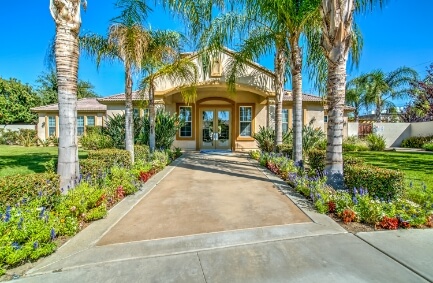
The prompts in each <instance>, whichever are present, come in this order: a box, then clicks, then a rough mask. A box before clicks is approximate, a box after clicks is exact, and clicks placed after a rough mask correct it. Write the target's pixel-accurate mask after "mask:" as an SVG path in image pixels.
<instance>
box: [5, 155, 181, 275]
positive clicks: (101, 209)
mask: <svg viewBox="0 0 433 283" xmlns="http://www.w3.org/2000/svg"><path fill="white" fill-rule="evenodd" d="M138 152H139V155H140V156H139V159H138V158H137V156H136V158H137V161H136V163H135V164H134V165H133V166H131V165H130V164H128V163H126V164H125V160H126V159H125V151H121V150H110V152H109V155H110V158H111V160H118V161H119V160H120V161H122V162H119V163H113V164H111V166H110V167H108V168H103V170H101V169H102V168H101V166H104V165H106V163H108V159H107V158H106V156H107V155H106V153H107V150H103V152H101V153H98V152H94V153H93V154H92V155H89V156H91V157H90V158H89V159H87V160H86V161H85V162H82V163H83V164H84V166H88V164H92V166H93V167H91V168H90V169H89V167H87V168H83V167H82V169H84V170H83V171H85V170H88V172H86V174H85V175H81V176H80V178H79V180H77V184H76V186H75V188H74V189H71V190H69V191H68V193H67V194H61V193H60V192H61V190H60V189H59V188H58V176H57V175H55V174H52V173H41V174H32V175H31V176H29V175H23V176H20V175H17V176H9V177H4V178H1V179H0V185H1V186H2V187H0V189H1V190H2V192H4V193H3V194H2V195H3V197H2V199H1V201H2V202H1V203H0V204H1V205H0V235H1V236H0V246H1V247H2V248H1V249H0V275H2V274H3V273H5V271H6V269H8V268H12V267H15V266H18V265H20V264H23V263H25V262H28V261H33V260H36V259H38V258H40V257H42V256H46V255H48V254H50V253H52V252H53V251H55V249H56V247H57V245H56V241H55V240H56V239H57V238H59V237H64V236H73V235H75V234H76V233H77V232H79V231H80V230H81V229H82V228H83V227H85V225H86V223H88V222H91V221H94V220H97V219H101V218H103V217H105V216H106V214H107V210H108V209H109V208H110V207H112V206H114V205H115V204H116V203H117V202H119V201H120V200H122V199H123V198H124V197H126V196H127V195H129V194H133V193H135V192H136V191H137V190H138V188H139V186H140V184H141V183H143V182H146V181H147V180H148V179H149V178H150V177H151V176H152V175H153V174H155V173H157V172H158V171H159V170H161V169H163V168H164V167H165V166H166V165H167V164H168V163H169V162H170V161H171V160H172V158H173V157H177V156H179V154H178V153H172V152H155V153H154V154H152V155H150V154H147V155H146V156H145V154H144V153H145V152H146V150H139V151H138ZM92 157H93V158H94V159H92ZM100 159H103V160H104V162H102V163H101V162H100ZM86 162H87V163H86ZM98 162H99V167H98V166H97V164H98ZM101 164H102V165H101ZM125 165H126V166H125ZM82 166H83V165H82ZM29 180H30V181H29ZM41 180H42V181H41ZM26 184H27V185H26ZM30 187H32V189H30Z"/></svg>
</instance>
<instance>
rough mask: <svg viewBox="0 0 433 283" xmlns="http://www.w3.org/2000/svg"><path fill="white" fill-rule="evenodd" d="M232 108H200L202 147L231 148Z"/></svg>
mask: <svg viewBox="0 0 433 283" xmlns="http://www.w3.org/2000/svg"><path fill="white" fill-rule="evenodd" d="M231 131H232V129H231V109H224V108H217V109H215V108H201V109H200V149H231V138H232V137H231Z"/></svg>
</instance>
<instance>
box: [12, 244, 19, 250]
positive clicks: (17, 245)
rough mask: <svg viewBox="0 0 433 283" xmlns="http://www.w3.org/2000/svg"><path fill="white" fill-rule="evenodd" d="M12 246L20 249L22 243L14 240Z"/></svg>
mask: <svg viewBox="0 0 433 283" xmlns="http://www.w3.org/2000/svg"><path fill="white" fill-rule="evenodd" d="M12 248H14V249H15V250H18V249H19V248H21V247H20V245H19V244H18V243H17V242H13V243H12Z"/></svg>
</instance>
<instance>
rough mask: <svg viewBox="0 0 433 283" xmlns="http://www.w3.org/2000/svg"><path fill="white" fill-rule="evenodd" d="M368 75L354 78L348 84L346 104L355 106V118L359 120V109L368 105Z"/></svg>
mask: <svg viewBox="0 0 433 283" xmlns="http://www.w3.org/2000/svg"><path fill="white" fill-rule="evenodd" d="M365 86H366V75H361V76H359V77H357V78H354V79H352V80H351V81H349V82H348V83H347V85H346V104H348V105H350V106H352V107H354V108H355V110H354V116H355V117H354V119H355V122H358V121H359V110H360V109H361V108H362V107H366V106H367V105H368V103H367V100H366V87H365Z"/></svg>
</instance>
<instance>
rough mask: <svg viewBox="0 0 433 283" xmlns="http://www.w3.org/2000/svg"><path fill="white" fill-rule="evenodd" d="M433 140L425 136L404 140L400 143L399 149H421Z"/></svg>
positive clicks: (432, 137) (431, 137)
mask: <svg viewBox="0 0 433 283" xmlns="http://www.w3.org/2000/svg"><path fill="white" fill-rule="evenodd" d="M431 140H433V136H425V137H410V138H407V139H404V140H403V141H402V142H401V147H407V148H422V146H423V145H424V144H425V143H428V142H429V141H431Z"/></svg>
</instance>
